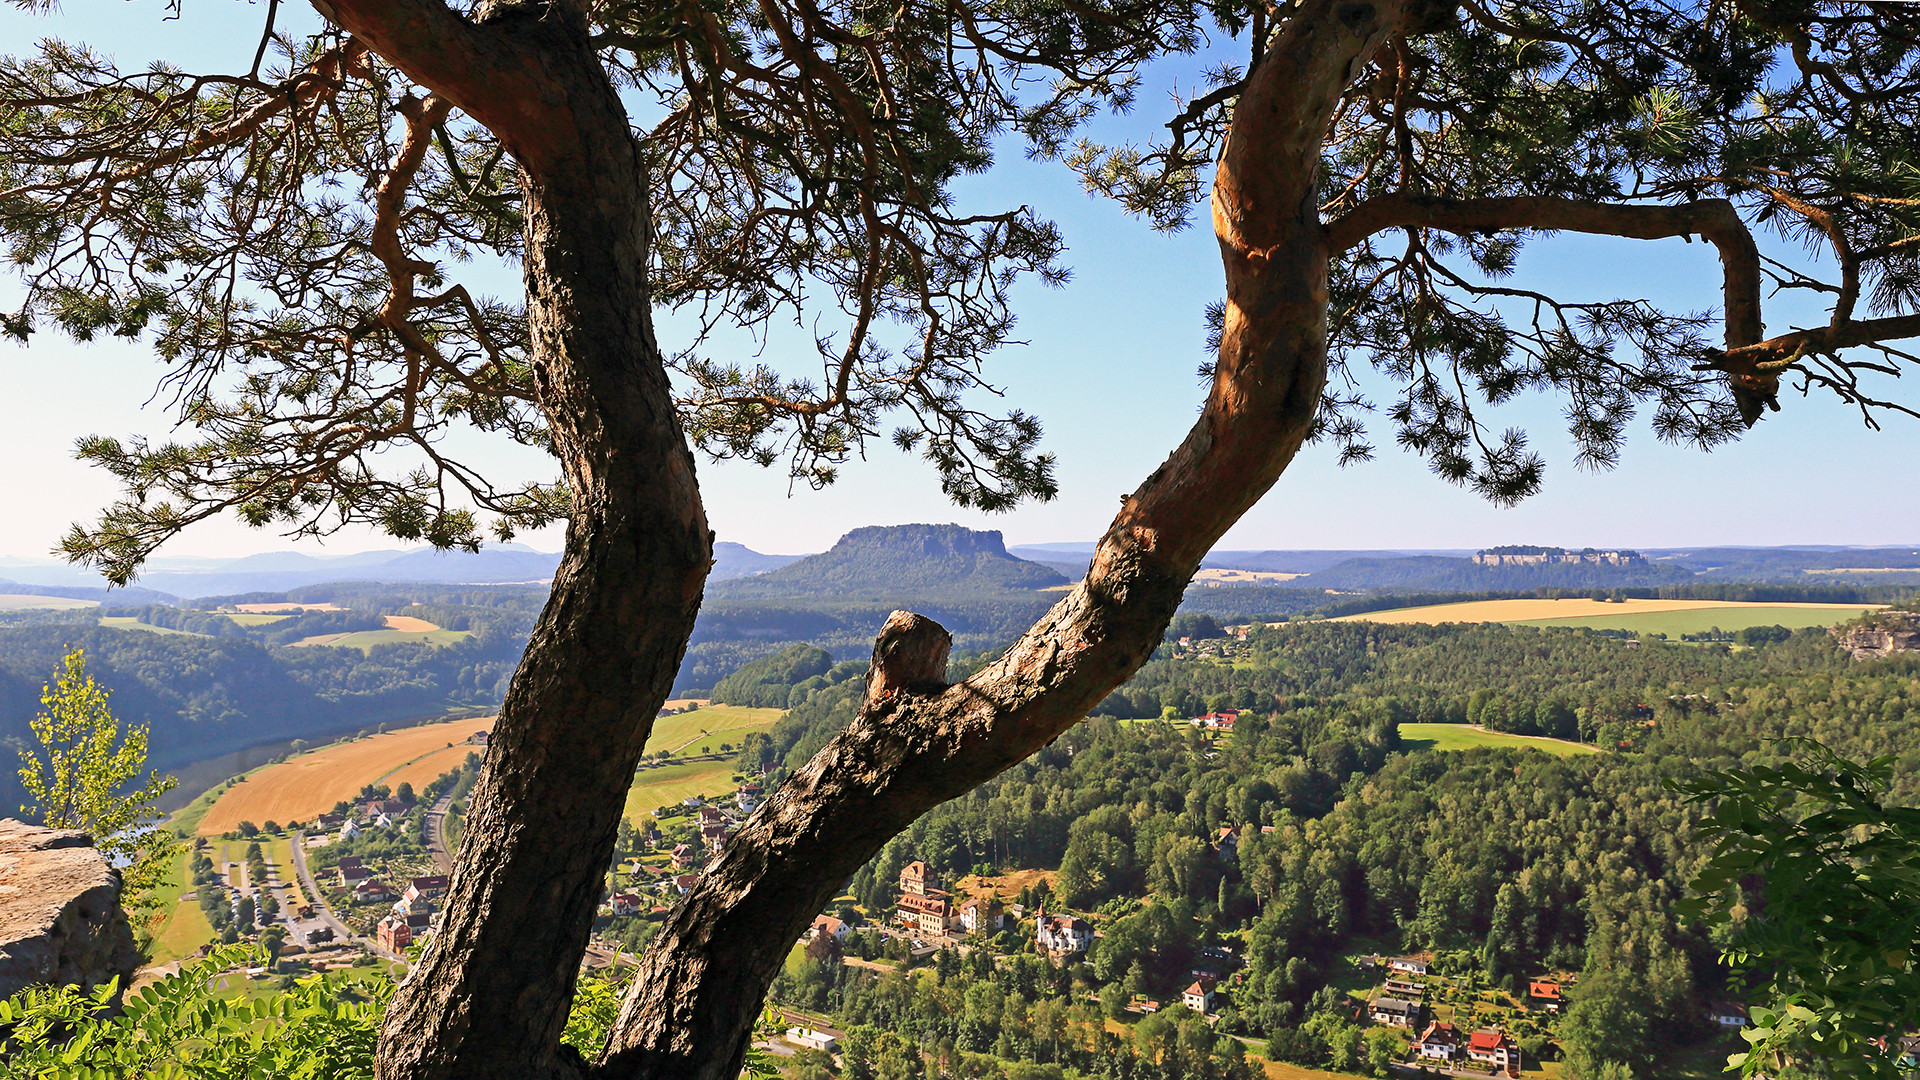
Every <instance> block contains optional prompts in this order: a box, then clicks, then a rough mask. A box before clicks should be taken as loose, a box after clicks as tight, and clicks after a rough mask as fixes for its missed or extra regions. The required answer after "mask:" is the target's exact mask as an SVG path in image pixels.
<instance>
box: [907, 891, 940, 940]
mask: <svg viewBox="0 0 1920 1080" xmlns="http://www.w3.org/2000/svg"><path fill="white" fill-rule="evenodd" d="M896 907H897V909H898V912H899V920H900V922H901V924H902V925H905V926H911V927H914V928H915V929H917V930H919V931H920V932H922V933H926V934H944V933H946V932H947V926H948V923H949V921H950V920H951V919H952V918H953V911H952V909H951V908H950V907H949V906H948V904H947V899H946V897H945V896H922V895H919V894H917V893H907V894H905V895H903V896H901V897H900V900H899V902H898V904H897V905H896Z"/></svg>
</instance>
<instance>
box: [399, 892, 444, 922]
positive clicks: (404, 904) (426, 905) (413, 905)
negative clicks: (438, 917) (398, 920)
mask: <svg viewBox="0 0 1920 1080" xmlns="http://www.w3.org/2000/svg"><path fill="white" fill-rule="evenodd" d="M436 910H438V909H437V908H435V907H434V906H433V901H431V900H428V899H427V898H426V897H424V896H416V897H414V898H413V899H411V900H409V899H407V898H406V897H404V896H402V897H401V898H400V899H398V900H395V901H394V902H393V913H394V914H395V915H399V916H401V917H402V918H405V917H407V916H410V915H431V914H433V913H434V912H435V911H436Z"/></svg>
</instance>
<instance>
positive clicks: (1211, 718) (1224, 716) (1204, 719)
mask: <svg viewBox="0 0 1920 1080" xmlns="http://www.w3.org/2000/svg"><path fill="white" fill-rule="evenodd" d="M1239 719H1240V710H1239V709H1221V710H1220V711H1219V712H1210V713H1208V714H1206V715H1205V716H1196V717H1194V718H1193V719H1191V720H1189V721H1187V723H1189V724H1192V725H1193V726H1194V727H1197V728H1200V729H1202V730H1205V731H1232V730H1233V725H1234V724H1235V723H1236V722H1237V721H1238V720H1239Z"/></svg>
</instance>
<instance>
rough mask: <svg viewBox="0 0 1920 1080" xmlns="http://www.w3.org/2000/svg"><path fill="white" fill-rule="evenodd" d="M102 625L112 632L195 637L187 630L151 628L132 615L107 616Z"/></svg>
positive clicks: (101, 622) (102, 620) (101, 620)
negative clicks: (126, 631)
mask: <svg viewBox="0 0 1920 1080" xmlns="http://www.w3.org/2000/svg"><path fill="white" fill-rule="evenodd" d="M100 625H101V626H104V627H106V628H108V629H110V630H145V631H146V632H147V633H149V634H183V635H185V636H187V637H193V636H194V635H192V634H188V633H187V631H185V630H174V629H171V628H169V627H165V626H149V625H148V624H146V623H143V622H141V621H140V620H139V619H137V618H135V617H133V616H132V615H105V616H102V617H101V619H100Z"/></svg>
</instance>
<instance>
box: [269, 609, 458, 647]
mask: <svg viewBox="0 0 1920 1080" xmlns="http://www.w3.org/2000/svg"><path fill="white" fill-rule="evenodd" d="M382 618H383V619H384V620H385V621H386V624H387V628H386V629H385V630H356V631H354V632H352V633H348V634H316V635H314V636H313V637H309V638H301V639H300V640H299V641H296V642H294V645H296V646H300V645H332V646H334V647H336V648H341V649H359V650H360V651H361V652H366V651H367V650H369V649H371V648H373V647H374V646H375V645H391V644H394V643H395V642H402V641H424V642H427V643H428V644H430V645H451V644H453V643H454V642H456V641H461V640H464V639H465V638H468V637H471V636H472V635H471V634H470V633H469V632H467V631H465V630H442V629H440V628H439V627H438V626H435V625H434V624H432V623H430V622H428V621H427V620H425V619H416V618H414V617H413V616H411V615H386V616H382Z"/></svg>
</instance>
